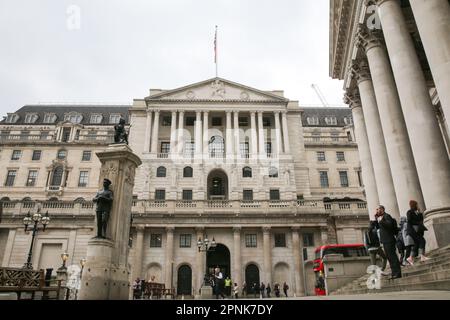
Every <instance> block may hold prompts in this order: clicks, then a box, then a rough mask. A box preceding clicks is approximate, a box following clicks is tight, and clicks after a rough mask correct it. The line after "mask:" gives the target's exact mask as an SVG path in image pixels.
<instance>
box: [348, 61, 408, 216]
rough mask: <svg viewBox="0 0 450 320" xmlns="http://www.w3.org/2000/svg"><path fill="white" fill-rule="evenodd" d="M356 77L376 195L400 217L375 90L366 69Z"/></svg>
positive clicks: (387, 207) (391, 212) (392, 212)
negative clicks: (375, 184)
mask: <svg viewBox="0 0 450 320" xmlns="http://www.w3.org/2000/svg"><path fill="white" fill-rule="evenodd" d="M356 78H357V82H358V87H359V93H360V95H361V103H362V110H363V113H364V119H365V120H366V128H367V136H368V138H369V147H370V154H371V156H372V162H373V169H374V173H375V180H376V183H377V190H378V197H379V200H380V203H381V204H382V205H384V206H385V207H386V211H387V212H388V213H390V214H391V215H393V216H394V217H395V218H397V219H398V218H400V214H399V209H398V204H397V198H396V194H395V189H394V182H393V180H392V174H391V168H390V164H389V158H388V154H387V150H386V144H385V141H384V135H383V130H382V127H381V121H380V115H379V114H378V106H377V101H376V98H375V92H374V89H373V84H372V80H371V79H370V73H369V71H368V69H364V70H358V71H357V72H356ZM369 210H374V208H369Z"/></svg>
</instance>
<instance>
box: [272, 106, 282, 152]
mask: <svg viewBox="0 0 450 320" xmlns="http://www.w3.org/2000/svg"><path fill="white" fill-rule="evenodd" d="M273 114H274V118H275V145H276V147H275V150H274V151H275V154H276V155H280V154H282V153H283V147H282V145H281V125H280V111H274V112H273Z"/></svg>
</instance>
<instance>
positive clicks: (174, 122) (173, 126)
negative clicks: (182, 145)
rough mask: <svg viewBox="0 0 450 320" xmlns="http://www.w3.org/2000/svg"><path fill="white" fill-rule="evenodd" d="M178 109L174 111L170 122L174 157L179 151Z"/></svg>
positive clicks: (171, 146) (172, 154) (171, 150)
mask: <svg viewBox="0 0 450 320" xmlns="http://www.w3.org/2000/svg"><path fill="white" fill-rule="evenodd" d="M176 146H177V111H176V110H175V111H172V120H171V122H170V154H171V156H172V157H173V156H174V155H175V154H176V153H177V151H176Z"/></svg>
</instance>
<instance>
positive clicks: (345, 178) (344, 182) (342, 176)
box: [339, 171, 348, 188]
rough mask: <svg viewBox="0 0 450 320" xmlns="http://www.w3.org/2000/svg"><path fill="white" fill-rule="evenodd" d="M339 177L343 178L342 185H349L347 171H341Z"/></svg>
mask: <svg viewBox="0 0 450 320" xmlns="http://www.w3.org/2000/svg"><path fill="white" fill-rule="evenodd" d="M339 179H340V180H341V187H344V188H346V187H348V175H347V171H339Z"/></svg>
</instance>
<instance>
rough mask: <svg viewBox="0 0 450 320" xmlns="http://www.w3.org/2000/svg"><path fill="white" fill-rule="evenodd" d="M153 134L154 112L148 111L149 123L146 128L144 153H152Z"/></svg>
mask: <svg viewBox="0 0 450 320" xmlns="http://www.w3.org/2000/svg"><path fill="white" fill-rule="evenodd" d="M151 132H152V110H150V109H147V123H146V126H145V142H144V152H150V134H151Z"/></svg>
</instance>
